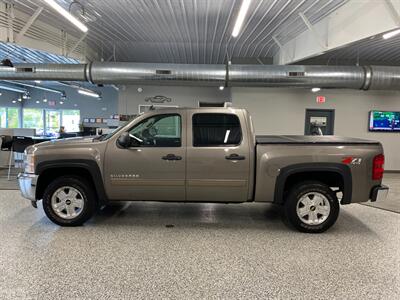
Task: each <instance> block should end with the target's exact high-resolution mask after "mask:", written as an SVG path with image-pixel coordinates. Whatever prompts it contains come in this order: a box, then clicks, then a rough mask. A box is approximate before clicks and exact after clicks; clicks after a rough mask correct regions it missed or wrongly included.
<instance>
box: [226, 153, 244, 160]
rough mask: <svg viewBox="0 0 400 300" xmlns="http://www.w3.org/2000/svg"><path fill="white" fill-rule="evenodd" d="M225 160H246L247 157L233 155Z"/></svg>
mask: <svg viewBox="0 0 400 300" xmlns="http://www.w3.org/2000/svg"><path fill="white" fill-rule="evenodd" d="M225 159H227V160H245V159H246V156H243V155H239V154H236V153H232V154H231V155H228V156H225Z"/></svg>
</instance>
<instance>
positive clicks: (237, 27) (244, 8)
mask: <svg viewBox="0 0 400 300" xmlns="http://www.w3.org/2000/svg"><path fill="white" fill-rule="evenodd" d="M242 1H243V2H242V6H240V10H239V14H238V16H237V19H236V23H235V27H233V31H232V36H233V37H237V36H238V35H239V32H240V29H241V28H242V25H243V22H244V18H245V17H246V14H247V11H248V10H249V6H250V2H251V0H242Z"/></svg>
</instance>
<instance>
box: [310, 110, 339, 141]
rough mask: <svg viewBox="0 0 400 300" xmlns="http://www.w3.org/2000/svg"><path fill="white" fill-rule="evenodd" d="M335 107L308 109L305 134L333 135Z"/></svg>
mask: <svg viewBox="0 0 400 300" xmlns="http://www.w3.org/2000/svg"><path fill="white" fill-rule="evenodd" d="M334 124H335V110H334V109H306V120H305V127H304V134H305V135H333V134H334Z"/></svg>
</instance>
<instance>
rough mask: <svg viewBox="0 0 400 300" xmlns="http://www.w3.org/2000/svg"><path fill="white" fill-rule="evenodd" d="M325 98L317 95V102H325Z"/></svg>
mask: <svg viewBox="0 0 400 300" xmlns="http://www.w3.org/2000/svg"><path fill="white" fill-rule="evenodd" d="M325 101H326V98H325V96H317V103H325Z"/></svg>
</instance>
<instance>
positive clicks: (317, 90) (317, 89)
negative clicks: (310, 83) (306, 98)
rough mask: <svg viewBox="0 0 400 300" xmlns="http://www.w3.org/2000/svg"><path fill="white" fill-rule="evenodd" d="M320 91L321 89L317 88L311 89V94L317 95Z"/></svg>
mask: <svg viewBox="0 0 400 300" xmlns="http://www.w3.org/2000/svg"><path fill="white" fill-rule="evenodd" d="M320 90H321V88H319V87H315V88H312V89H311V92H313V93H316V92H319V91H320Z"/></svg>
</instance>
